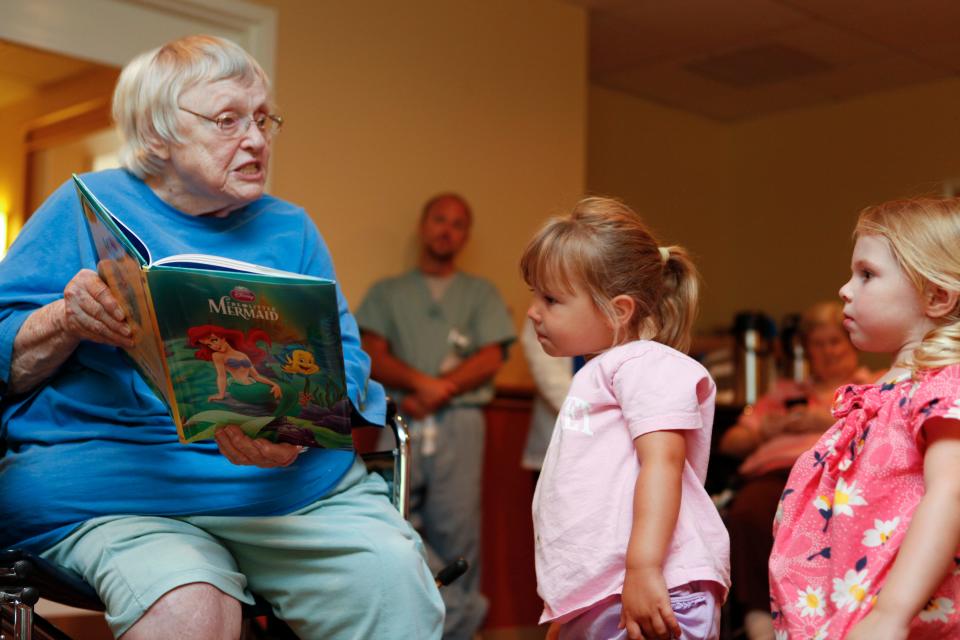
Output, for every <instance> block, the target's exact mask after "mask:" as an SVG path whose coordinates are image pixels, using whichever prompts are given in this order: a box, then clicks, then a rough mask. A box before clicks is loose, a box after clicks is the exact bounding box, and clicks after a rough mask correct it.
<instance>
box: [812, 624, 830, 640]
mask: <svg viewBox="0 0 960 640" xmlns="http://www.w3.org/2000/svg"><path fill="white" fill-rule="evenodd" d="M829 626H830V621H829V620H827V621H826V622H824V623H823V626H822V627H820V628H819V629H817V634H816V635H815V636H813V638H812V640H827V627H829Z"/></svg>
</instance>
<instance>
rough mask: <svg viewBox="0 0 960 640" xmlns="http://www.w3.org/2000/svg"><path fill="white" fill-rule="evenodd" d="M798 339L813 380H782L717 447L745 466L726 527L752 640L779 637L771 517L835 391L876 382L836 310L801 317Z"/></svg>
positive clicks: (835, 305)
mask: <svg viewBox="0 0 960 640" xmlns="http://www.w3.org/2000/svg"><path fill="white" fill-rule="evenodd" d="M799 332H800V339H801V342H802V344H803V346H804V351H805V353H806V356H807V359H808V362H809V365H810V380H809V381H808V382H805V383H802V384H798V383H795V382H793V381H792V380H780V381H779V382H778V383H777V384H776V386H775V387H774V389H773V390H772V391H771V392H770V393H768V394H767V395H765V396H763V397H762V398H760V400H759V401H757V403H756V404H754V405H753V406H752V407H748V408H747V409H746V410H745V411H744V412H743V415H741V416H740V419H739V421H738V422H737V424H736V425H734V426H733V427H731V428H730V429H729V430H727V432H726V433H724V435H723V438H722V439H721V440H720V451H721V452H722V453H725V454H727V455H731V456H736V457H739V458H745V459H744V461H743V463H742V464H741V465H740V469H739V475H740V478H741V479H742V481H743V484H742V486H741V488H740V490H739V491H738V492H737V495H736V498H735V499H734V502H733V504H732V505H731V506H730V510H729V512H728V514H727V525H728V527H729V529H730V548H731V558H730V559H731V569H732V579H733V596H734V598H735V599H736V600H737V601H738V603H739V604H741V605H742V606H743V608H744V610H745V612H746V619H745V622H746V625H745V626H746V632H747V636H748V638H750V640H761V639H768V638H769V639H770V640H772V639H773V637H774V634H773V626H772V623H771V615H770V588H769V585H768V582H767V559H768V558H769V556H770V550H771V547H772V545H773V537H772V533H771V529H772V526H773V517H774V514H775V513H776V510H777V505H778V503H779V500H780V494H781V492H782V491H783V487H784V485H785V484H786V482H787V476H788V475H789V474H790V468H791V467H792V466H793V463H794V462H795V461H796V459H797V457H798V456H799V455H800V454H802V453H804V452H805V451H807V450H808V449H810V448H811V447H812V446H813V445H814V444H816V442H817V440H819V439H820V436H821V435H822V434H823V432H824V431H826V430H827V428H828V427H829V426H830V425H832V424H833V422H834V420H833V417H832V416H831V415H830V407H831V406H832V404H833V394H834V391H835V390H836V389H837V387H839V386H841V385H843V384H846V383H849V382H857V383H866V382H869V380H870V375H871V374H870V371H868V370H867V369H864V368H860V367H859V364H858V362H857V351H856V350H855V349H854V347H853V344H851V342H850V338H849V336H847V332H846V331H845V330H844V329H843V306H842V305H841V304H840V303H839V302H822V303H819V304H816V305H814V306H812V307H811V308H810V309H808V310H807V311H806V312H805V313H804V314H803V316H802V318H801V320H800V327H799Z"/></svg>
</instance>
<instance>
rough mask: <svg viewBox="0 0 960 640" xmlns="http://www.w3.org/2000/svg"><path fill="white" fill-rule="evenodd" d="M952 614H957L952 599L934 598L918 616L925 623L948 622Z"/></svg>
mask: <svg viewBox="0 0 960 640" xmlns="http://www.w3.org/2000/svg"><path fill="white" fill-rule="evenodd" d="M951 613H956V609H954V608H953V600H951V599H950V598H934V599H933V600H931V601H930V602H928V603H927V606H925V607H924V608H923V611H921V612H920V613H919V614H918V616H919V618H920V620H922V621H923V622H934V621H936V622H946V621H947V618H948V617H949V616H950V614H951Z"/></svg>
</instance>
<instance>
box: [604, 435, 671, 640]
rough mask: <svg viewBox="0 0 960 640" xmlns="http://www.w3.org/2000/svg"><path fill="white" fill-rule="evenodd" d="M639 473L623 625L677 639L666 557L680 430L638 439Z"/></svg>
mask: <svg viewBox="0 0 960 640" xmlns="http://www.w3.org/2000/svg"><path fill="white" fill-rule="evenodd" d="M633 442H634V446H635V447H636V449H637V456H638V457H639V458H640V475H639V476H638V477H637V485H636V488H635V490H634V495H633V527H632V528H631V530H630V542H629V544H628V545H627V574H626V578H625V579H624V583H623V611H622V612H621V614H620V626H621V628H626V630H627V634H628V635H629V637H631V638H635V637H636V638H639V637H640V633H641V632H642V633H643V637H644V638H647V639H649V640H660V639H664V640H665V639H667V638H679V637H680V626H679V625H678V624H677V619H676V617H675V616H674V615H673V609H672V608H671V607H670V595H669V593H668V592H667V586H666V583H665V582H664V579H663V562H664V560H665V558H666V556H667V550H668V548H669V546H670V539H671V538H672V537H673V530H674V527H675V526H676V524H677V516H678V515H679V513H680V493H681V478H682V475H683V465H684V461H685V460H686V441H685V440H684V437H683V434H682V433H680V432H677V431H652V432H650V433H646V434H644V435H642V436H640V437H638V438H636V439H635V440H634V441H633Z"/></svg>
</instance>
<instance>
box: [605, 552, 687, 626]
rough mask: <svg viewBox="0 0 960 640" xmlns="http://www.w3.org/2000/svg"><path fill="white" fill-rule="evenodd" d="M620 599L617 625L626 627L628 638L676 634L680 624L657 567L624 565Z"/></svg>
mask: <svg viewBox="0 0 960 640" xmlns="http://www.w3.org/2000/svg"><path fill="white" fill-rule="evenodd" d="M622 599H623V609H622V610H621V612H620V625H619V628H620V629H626V630H627V637H628V638H631V640H633V639H640V638H642V639H643V640H670V638H679V637H680V634H681V631H680V625H679V624H677V618H676V616H674V615H673V608H672V607H671V606H670V593H669V592H668V591H667V585H666V583H665V582H664V581H663V574H662V573H661V572H660V571H659V569H655V568H644V569H631V568H629V567H627V575H626V578H625V579H624V582H623V596H622ZM641 634H642V635H641Z"/></svg>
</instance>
